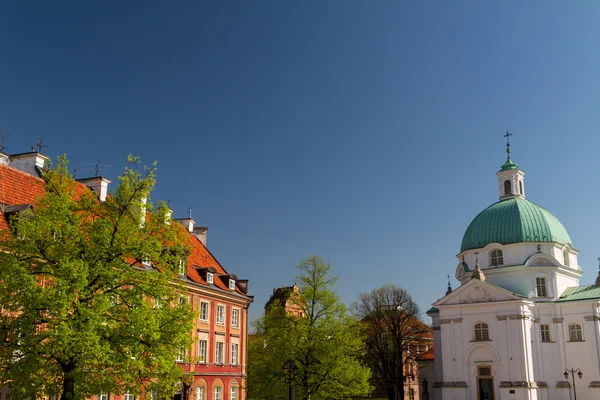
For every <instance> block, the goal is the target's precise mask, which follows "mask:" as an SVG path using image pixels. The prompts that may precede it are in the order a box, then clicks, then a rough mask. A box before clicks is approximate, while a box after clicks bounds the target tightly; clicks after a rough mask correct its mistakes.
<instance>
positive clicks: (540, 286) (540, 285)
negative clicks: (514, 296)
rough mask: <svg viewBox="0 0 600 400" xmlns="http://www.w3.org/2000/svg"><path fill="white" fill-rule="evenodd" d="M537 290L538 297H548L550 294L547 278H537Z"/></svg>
mask: <svg viewBox="0 0 600 400" xmlns="http://www.w3.org/2000/svg"><path fill="white" fill-rule="evenodd" d="M535 290H536V293H537V297H546V296H548V292H547V291H546V278H535Z"/></svg>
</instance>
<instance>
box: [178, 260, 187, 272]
mask: <svg viewBox="0 0 600 400" xmlns="http://www.w3.org/2000/svg"><path fill="white" fill-rule="evenodd" d="M177 270H178V271H179V275H185V261H184V260H183V258H180V259H179V261H178V262H177Z"/></svg>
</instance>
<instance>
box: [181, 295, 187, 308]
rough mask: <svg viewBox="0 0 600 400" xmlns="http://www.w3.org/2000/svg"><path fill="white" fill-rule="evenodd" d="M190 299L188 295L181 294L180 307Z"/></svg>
mask: <svg viewBox="0 0 600 400" xmlns="http://www.w3.org/2000/svg"><path fill="white" fill-rule="evenodd" d="M188 301H189V299H188V297H187V296H183V295H179V307H183V306H185V305H187V303H188Z"/></svg>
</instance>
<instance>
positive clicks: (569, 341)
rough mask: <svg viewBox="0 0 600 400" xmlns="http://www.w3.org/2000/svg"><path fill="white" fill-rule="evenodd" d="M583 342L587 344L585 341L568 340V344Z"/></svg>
mask: <svg viewBox="0 0 600 400" xmlns="http://www.w3.org/2000/svg"><path fill="white" fill-rule="evenodd" d="M581 342H585V340H583V339H582V340H567V343H581Z"/></svg>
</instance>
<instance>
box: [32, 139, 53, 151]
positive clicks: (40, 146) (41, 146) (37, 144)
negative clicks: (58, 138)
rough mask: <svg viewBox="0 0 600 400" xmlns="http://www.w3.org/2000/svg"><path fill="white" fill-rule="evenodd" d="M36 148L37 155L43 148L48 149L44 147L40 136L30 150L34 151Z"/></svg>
mask: <svg viewBox="0 0 600 400" xmlns="http://www.w3.org/2000/svg"><path fill="white" fill-rule="evenodd" d="M36 147H37V151H38V153H41V152H42V149H43V148H44V147H49V146H46V145H45V144H44V141H43V138H42V137H41V136H40V140H38V142H37V143H36V144H35V146H32V147H31V150H32V151H35V148H36Z"/></svg>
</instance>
